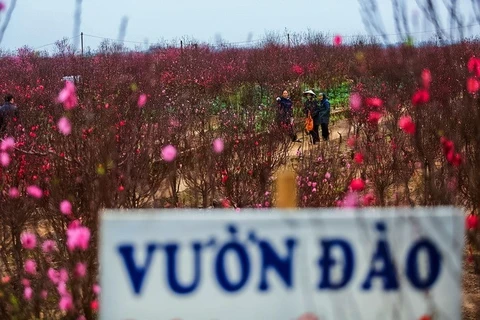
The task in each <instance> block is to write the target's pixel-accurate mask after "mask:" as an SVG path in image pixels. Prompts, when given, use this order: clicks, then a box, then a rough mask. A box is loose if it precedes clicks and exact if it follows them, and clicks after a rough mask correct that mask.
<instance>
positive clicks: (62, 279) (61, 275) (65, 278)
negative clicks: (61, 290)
mask: <svg viewBox="0 0 480 320" xmlns="http://www.w3.org/2000/svg"><path fill="white" fill-rule="evenodd" d="M59 279H60V282H67V281H68V271H67V269H65V268H62V269H60V273H59Z"/></svg>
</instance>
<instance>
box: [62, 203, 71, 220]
mask: <svg viewBox="0 0 480 320" xmlns="http://www.w3.org/2000/svg"><path fill="white" fill-rule="evenodd" d="M60 212H61V213H63V214H64V215H66V216H68V215H70V214H72V204H71V203H70V201H68V200H63V201H62V202H60Z"/></svg>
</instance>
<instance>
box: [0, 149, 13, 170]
mask: <svg viewBox="0 0 480 320" xmlns="http://www.w3.org/2000/svg"><path fill="white" fill-rule="evenodd" d="M10 160H11V159H10V155H9V154H8V153H6V152H0V164H1V165H2V167H8V165H9V164H10Z"/></svg>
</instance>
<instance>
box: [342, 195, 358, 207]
mask: <svg viewBox="0 0 480 320" xmlns="http://www.w3.org/2000/svg"><path fill="white" fill-rule="evenodd" d="M358 204H359V201H358V194H357V193H356V192H349V193H347V195H346V196H345V198H344V199H343V201H342V202H341V206H342V207H344V208H356V207H358Z"/></svg>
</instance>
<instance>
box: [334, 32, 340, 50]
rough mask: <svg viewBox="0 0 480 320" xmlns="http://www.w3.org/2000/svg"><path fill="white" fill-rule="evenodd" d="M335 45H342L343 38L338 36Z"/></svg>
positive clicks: (335, 38)
mask: <svg viewBox="0 0 480 320" xmlns="http://www.w3.org/2000/svg"><path fill="white" fill-rule="evenodd" d="M333 45H334V46H337V47H338V46H340V45H342V36H340V35H338V34H337V35H336V36H335V37H333Z"/></svg>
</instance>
